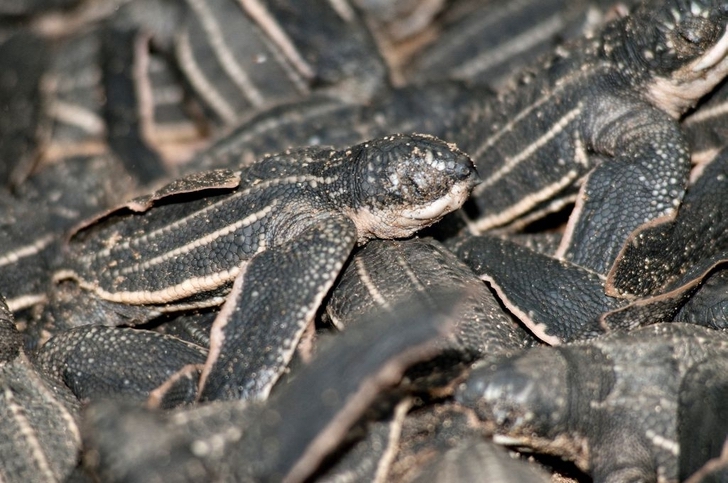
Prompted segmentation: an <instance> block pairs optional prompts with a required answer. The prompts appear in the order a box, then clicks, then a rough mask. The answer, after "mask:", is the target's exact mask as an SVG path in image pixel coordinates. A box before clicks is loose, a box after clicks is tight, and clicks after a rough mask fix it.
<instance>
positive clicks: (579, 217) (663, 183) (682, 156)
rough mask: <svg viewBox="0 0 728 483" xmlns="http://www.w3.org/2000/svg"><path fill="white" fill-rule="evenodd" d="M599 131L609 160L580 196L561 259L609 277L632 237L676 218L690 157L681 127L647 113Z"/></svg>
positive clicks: (601, 147) (602, 150)
mask: <svg viewBox="0 0 728 483" xmlns="http://www.w3.org/2000/svg"><path fill="white" fill-rule="evenodd" d="M609 119H613V122H611V123H610V124H607V125H606V126H604V127H602V128H601V129H597V130H596V132H598V133H599V140H598V141H599V142H598V143H596V145H595V146H594V149H595V151H596V152H597V153H605V154H609V155H611V153H614V158H613V159H608V158H607V156H605V155H600V154H597V155H596V156H598V157H602V158H604V159H603V160H602V162H600V163H599V165H598V167H597V168H596V169H595V170H594V171H592V172H591V174H589V176H588V178H587V181H586V183H585V184H584V186H582V188H581V190H580V192H579V197H578V198H577V202H576V208H575V210H574V213H573V214H572V216H571V218H570V219H569V224H568V226H567V231H566V235H565V236H564V239H563V240H562V244H561V246H560V247H559V250H558V251H557V256H559V257H563V258H564V259H565V260H568V261H570V262H572V263H575V264H577V265H580V266H582V267H585V268H587V269H589V270H592V271H594V272H596V273H600V274H606V273H607V272H608V271H609V269H610V267H611V266H612V264H613V263H614V260H615V259H616V257H617V254H618V253H619V250H620V249H621V248H622V245H623V244H624V241H625V240H626V239H627V237H628V236H629V234H630V233H632V232H633V231H634V230H635V229H637V227H639V226H641V225H643V224H644V223H648V222H653V223H657V222H659V220H661V219H662V220H666V219H671V218H672V217H674V215H675V209H676V207H677V205H678V204H679V203H680V201H681V200H682V197H683V193H684V192H685V184H686V183H687V178H688V173H689V169H690V158H689V156H688V147H687V143H686V141H685V139H684V137H683V135H682V134H681V132H680V129H679V126H678V125H677V124H676V123H675V122H674V121H672V120H671V119H668V118H665V115H664V113H661V112H658V111H656V110H654V109H644V110H642V111H640V113H639V114H637V115H633V116H629V115H627V116H621V117H616V119H615V116H614V115H610V116H609Z"/></svg>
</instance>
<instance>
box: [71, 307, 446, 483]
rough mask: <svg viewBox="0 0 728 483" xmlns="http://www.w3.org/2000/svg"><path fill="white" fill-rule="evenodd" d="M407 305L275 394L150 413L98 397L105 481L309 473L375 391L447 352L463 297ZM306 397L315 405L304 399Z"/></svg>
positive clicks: (96, 444) (320, 357)
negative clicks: (444, 343) (443, 344)
mask: <svg viewBox="0 0 728 483" xmlns="http://www.w3.org/2000/svg"><path fill="white" fill-rule="evenodd" d="M435 306H436V307H437V309H433V305H423V304H419V303H407V302H404V303H400V304H398V305H397V306H395V307H393V308H392V310H391V311H389V312H377V313H373V314H371V315H370V316H368V317H367V320H366V321H362V323H361V324H359V325H358V326H357V327H352V328H351V330H348V331H346V332H345V333H343V334H342V335H341V336H340V337H337V338H336V340H334V341H332V342H333V344H330V345H328V346H327V347H325V348H323V349H322V350H321V351H320V352H319V353H318V354H317V356H316V358H315V359H314V360H313V361H312V362H311V364H310V365H308V366H306V367H304V368H303V369H302V370H301V371H299V372H298V373H297V374H296V377H295V378H294V379H293V380H292V381H291V382H290V384H287V385H285V386H283V387H281V388H280V391H276V392H275V393H273V394H272V395H271V397H270V399H269V400H268V401H266V402H265V403H262V404H255V403H254V402H248V401H218V402H214V403H212V404H208V405H204V406H199V407H196V408H192V409H185V410H178V411H175V412H167V413H163V412H148V411H143V410H141V408H138V407H132V406H130V405H128V404H123V403H121V402H120V401H112V402H110V403H101V404H96V405H92V406H91V408H90V410H89V412H88V413H87V416H88V417H87V420H86V422H87V424H86V428H85V443H86V444H87V445H88V447H89V448H93V451H96V452H97V454H98V456H99V458H98V459H97V460H96V461H95V462H94V463H95V464H94V466H97V468H96V470H97V471H98V474H99V475H100V476H101V478H102V479H103V480H104V481H116V482H121V481H127V482H133V481H190V480H193V481H200V480H205V481H282V480H283V479H284V477H285V481H291V482H294V481H306V478H307V477H308V476H309V475H310V474H311V473H312V472H313V471H315V470H316V468H317V467H318V465H319V464H320V462H321V461H322V459H323V458H324V457H325V456H326V455H328V454H330V453H331V452H332V451H333V450H334V449H336V447H337V445H338V444H339V443H341V442H342V441H343V440H344V437H345V436H346V434H347V432H348V430H349V428H350V427H351V426H352V425H353V424H354V423H356V422H357V421H358V420H359V419H360V418H361V417H362V416H363V414H364V412H365V411H366V409H367V408H369V407H370V405H371V403H372V401H373V400H374V398H375V397H377V396H379V395H380V394H381V393H382V392H384V391H386V390H387V389H388V388H390V387H391V386H393V385H395V384H397V383H398V382H399V380H400V379H401V377H402V375H403V373H404V371H405V370H406V369H407V367H409V366H411V365H412V364H414V363H416V362H420V361H422V360H426V359H428V358H430V357H432V356H434V355H435V354H437V353H438V352H439V350H438V349H437V347H436V345H435V343H434V341H435V340H436V339H437V338H438V337H440V336H442V335H444V334H445V333H449V332H450V331H451V330H452V325H453V324H452V322H453V320H454V319H455V320H456V319H457V316H458V313H459V309H460V303H459V296H458V295H456V294H452V293H450V294H440V296H439V297H438V301H437V302H436V303H435ZM302 401H306V402H307V403H305V404H302V403H301V402H302Z"/></svg>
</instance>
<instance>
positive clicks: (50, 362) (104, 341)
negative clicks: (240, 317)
mask: <svg viewBox="0 0 728 483" xmlns="http://www.w3.org/2000/svg"><path fill="white" fill-rule="evenodd" d="M206 358H207V350H206V349H204V348H202V347H199V346H195V345H193V344H190V343H188V342H183V341H181V340H179V339H177V338H175V337H172V336H168V335H163V334H158V333H156V332H150V331H146V330H139V329H130V328H118V327H99V326H86V327H77V328H75V329H69V330H65V331H63V332H61V333H59V334H58V335H56V336H54V337H52V338H51V339H50V340H49V341H48V342H46V343H45V344H44V345H43V347H42V348H41V349H40V350H39V351H38V352H37V353H36V354H34V355H33V358H32V360H33V363H34V364H35V365H36V366H37V367H38V368H39V369H40V370H41V371H43V373H44V374H46V375H47V376H49V377H52V378H55V380H57V381H59V382H60V383H62V384H65V385H66V386H68V387H69V388H70V389H71V391H73V393H74V394H75V395H76V397H77V398H78V399H80V400H81V401H84V402H87V401H94V400H98V399H110V398H117V399H123V400H125V401H128V402H131V401H136V402H140V403H141V402H145V401H146V400H147V399H148V398H149V395H150V393H151V392H152V391H154V390H155V389H157V388H158V387H159V386H161V385H162V384H164V383H165V382H166V381H167V380H168V379H169V378H170V377H172V376H173V375H174V374H175V373H176V372H177V371H179V370H180V369H182V368H183V367H184V366H187V365H198V366H199V367H202V364H204V363H205V359H206ZM193 393H194V391H193Z"/></svg>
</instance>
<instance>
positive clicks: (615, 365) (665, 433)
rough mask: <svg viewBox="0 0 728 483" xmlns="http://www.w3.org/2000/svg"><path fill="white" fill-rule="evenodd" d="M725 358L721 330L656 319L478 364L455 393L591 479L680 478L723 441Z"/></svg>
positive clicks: (505, 437) (501, 433) (503, 429)
mask: <svg viewBox="0 0 728 483" xmlns="http://www.w3.org/2000/svg"><path fill="white" fill-rule="evenodd" d="M726 356H728V339H727V338H726V333H725V332H721V331H716V330H713V329H708V328H705V327H699V326H696V325H689V324H681V323H670V324H655V325H652V326H649V327H643V328H640V329H638V330H635V331H632V332H628V333H624V332H621V333H620V332H615V333H612V334H609V335H607V336H605V337H602V338H600V339H596V340H593V341H590V342H589V343H581V344H571V345H566V346H563V347H549V348H534V349H531V350H528V351H524V352H523V353H521V354H520V355H517V356H515V357H511V358H507V357H506V358H503V359H502V360H501V361H500V362H499V363H494V364H489V365H484V366H481V367H479V368H477V369H475V370H473V372H472V373H471V374H470V376H469V378H468V380H467V381H466V382H465V383H464V384H463V386H462V387H461V388H460V390H459V392H458V393H457V395H456V398H457V399H458V400H459V401H460V402H461V403H463V404H464V405H465V406H468V407H472V408H474V409H475V410H476V412H478V414H479V416H480V417H481V418H483V419H484V420H486V421H488V422H490V424H492V426H493V429H494V431H495V433H496V436H495V437H494V439H496V440H498V441H500V442H501V443H505V444H512V445H524V446H527V447H531V448H534V449H536V450H537V451H542V452H548V453H551V454H557V455H560V456H563V457H566V458H569V459H572V460H574V462H575V463H576V464H577V466H579V467H580V468H581V469H582V470H584V471H587V472H588V473H589V474H590V476H592V477H593V478H594V481H595V482H618V481H619V482H623V481H645V482H661V483H662V482H673V481H684V479H685V478H687V477H688V476H689V475H690V473H692V472H693V471H695V470H697V469H698V468H699V467H700V466H701V465H702V464H703V463H704V462H705V461H706V460H707V459H709V458H712V457H715V456H718V454H719V453H720V448H721V446H722V443H723V441H725V439H726V429H727V428H726V426H725V409H724V407H725V404H724V403H722V402H721V401H724V397H725V388H726V371H725V368H726V366H727V365H728V363H726ZM716 443H718V444H716ZM706 445H707V446H706ZM704 448H708V449H707V450H706V451H703V449H704ZM701 459H702V461H701Z"/></svg>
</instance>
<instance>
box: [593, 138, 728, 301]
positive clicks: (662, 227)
mask: <svg viewBox="0 0 728 483" xmlns="http://www.w3.org/2000/svg"><path fill="white" fill-rule="evenodd" d="M727 178H728V149H723V150H722V151H721V152H720V153H719V154H718V155H717V156H716V157H715V158H714V159H713V160H712V161H710V162H709V163H707V165H703V166H701V173H700V175H699V177H698V178H697V179H696V180H695V181H694V182H693V183H692V184H691V185H690V186H689V187H688V192H687V195H686V196H685V201H684V202H683V204H682V206H681V207H680V211H679V213H678V214H677V216H676V217H675V219H674V220H671V221H670V222H667V223H662V224H658V225H656V226H655V225H654V224H646V225H645V226H642V227H640V229H639V230H637V231H636V232H635V233H633V234H632V235H631V236H630V238H629V240H627V242H626V243H625V244H624V247H623V248H622V250H621V252H620V254H619V256H618V258H617V261H616V262H615V264H614V267H612V269H611V271H610V272H609V276H608V278H607V283H606V288H607V292H608V293H610V294H612V295H616V296H620V295H622V296H632V297H639V296H642V297H644V296H647V295H654V294H658V293H662V292H664V291H666V290H671V289H674V288H675V287H678V286H680V285H683V284H685V283H688V282H689V281H691V278H693V279H694V278H702V277H701V276H702V275H703V274H704V273H705V272H706V271H708V270H709V269H710V268H711V267H712V266H713V265H715V264H716V263H717V262H720V261H722V260H728V197H726V193H727V192H728V179H727Z"/></svg>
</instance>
